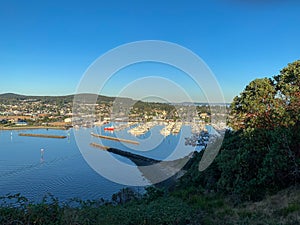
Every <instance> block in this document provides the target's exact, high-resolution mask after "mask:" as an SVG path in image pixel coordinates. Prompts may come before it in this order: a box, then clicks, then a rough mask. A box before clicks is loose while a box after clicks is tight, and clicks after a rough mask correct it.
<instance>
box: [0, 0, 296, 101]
mask: <svg viewBox="0 0 300 225" xmlns="http://www.w3.org/2000/svg"><path fill="white" fill-rule="evenodd" d="M261 2H263V3H261ZM297 2H298V1H296V0H295V1H292V0H285V1H283V0H282V1H279V0H277V1H276V0H264V1H259V0H256V1H253V0H203V1H201V0H198V1H176V0H170V1H169V0H164V1H158V0H151V1H141V0H136V1H114V0H111V1H88V0H87V1H75V0H72V1H71V0H70V1H55V0H52V1H40V0H39V1H31V0H27V1H20V0H0V93H6V92H14V93H19V94H28V95H64V94H73V93H75V92H76V87H77V85H78V83H79V82H80V79H81V77H82V76H83V74H84V72H85V70H86V69H87V68H88V66H89V65H90V64H91V63H92V62H93V61H94V60H96V59H97V58H98V57H99V56H101V55H102V54H104V53H105V52H107V51H108V50H110V49H112V48H115V47H117V46H119V45H121V44H125V43H128V42H132V41H139V40H164V41H170V42H175V43H177V44H179V45H182V46H184V47H187V48H189V49H190V50H192V51H193V52H195V53H196V54H198V55H199V56H200V57H201V58H202V59H203V60H204V61H205V62H206V64H207V65H208V66H209V67H210V68H211V70H212V71H213V72H214V74H215V76H216V78H217V80H218V81H219V83H220V85H221V87H222V89H223V92H224V95H225V99H226V101H227V102H229V101H231V100H232V98H233V97H234V96H235V95H237V94H238V93H240V92H241V91H242V90H243V89H244V87H245V85H246V84H248V83H249V82H250V81H251V80H253V79H255V78H258V77H265V76H268V77H270V76H273V75H276V74H277V73H278V72H279V70H280V69H281V68H283V67H284V66H286V65H287V64H288V63H290V62H293V61H295V60H297V59H300V57H299V55H300V41H299V37H300V13H299V12H300V4H299V3H297ZM131 72H132V71H131ZM137 73H139V71H137ZM143 73H145V71H143ZM150 75H151V74H150ZM154 75H157V73H156V74H154ZM166 76H168V75H166ZM182 82H184V81H182ZM113 86H114V85H112V86H111V87H112V88H108V89H107V92H106V93H102V94H108V95H113V94H114V92H113ZM194 94H195V95H197V93H194Z"/></svg>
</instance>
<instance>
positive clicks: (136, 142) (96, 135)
mask: <svg viewBox="0 0 300 225" xmlns="http://www.w3.org/2000/svg"><path fill="white" fill-rule="evenodd" d="M91 135H92V136H93V137H97V138H103V139H107V140H111V141H119V142H126V143H129V144H134V145H139V144H140V143H139V142H138V141H132V140H128V139H122V138H116V137H111V136H105V135H99V134H95V133H91Z"/></svg>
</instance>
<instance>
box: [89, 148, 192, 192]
mask: <svg viewBox="0 0 300 225" xmlns="http://www.w3.org/2000/svg"><path fill="white" fill-rule="evenodd" d="M90 146H92V147H95V148H98V149H101V150H104V151H107V152H110V153H113V154H117V155H120V156H123V157H126V158H128V159H130V160H131V161H132V162H133V163H134V164H135V165H137V168H138V169H139V170H140V171H141V173H142V174H143V176H144V177H145V178H146V179H147V180H149V182H150V183H152V184H154V185H155V186H156V187H159V188H162V187H171V186H173V185H175V184H176V183H175V182H176V180H177V179H179V178H180V177H181V176H182V175H183V174H185V172H186V169H187V168H189V167H190V165H191V163H190V159H191V158H192V157H193V156H194V153H190V154H189V155H187V156H185V157H183V158H180V159H176V160H173V161H161V160H157V159H153V158H149V157H145V156H141V155H138V154H134V153H131V152H127V151H123V150H120V149H116V148H110V147H107V146H103V145H100V144H97V143H90ZM158 181H160V182H159V183H158Z"/></svg>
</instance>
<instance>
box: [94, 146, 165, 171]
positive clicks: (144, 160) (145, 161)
mask: <svg viewBox="0 0 300 225" xmlns="http://www.w3.org/2000/svg"><path fill="white" fill-rule="evenodd" d="M90 146H92V147H95V148H99V149H102V150H104V151H108V152H111V153H114V154H117V155H120V156H124V157H126V158H129V159H131V160H132V161H133V162H135V163H136V164H137V165H139V166H141V165H143V166H145V165H152V164H155V163H158V162H161V161H160V160H156V159H152V158H149V157H145V156H141V155H138V154H134V153H131V152H127V151H123V150H120V149H116V148H110V147H107V146H103V145H100V144H97V143H94V142H93V143H90Z"/></svg>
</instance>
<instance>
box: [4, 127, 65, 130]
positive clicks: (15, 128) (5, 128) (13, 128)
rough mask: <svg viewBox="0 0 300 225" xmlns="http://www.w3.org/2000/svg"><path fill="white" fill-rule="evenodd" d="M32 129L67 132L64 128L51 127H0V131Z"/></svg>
mask: <svg viewBox="0 0 300 225" xmlns="http://www.w3.org/2000/svg"><path fill="white" fill-rule="evenodd" d="M34 129H52V130H68V128H66V127H52V126H23V127H1V126H0V130H34Z"/></svg>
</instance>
